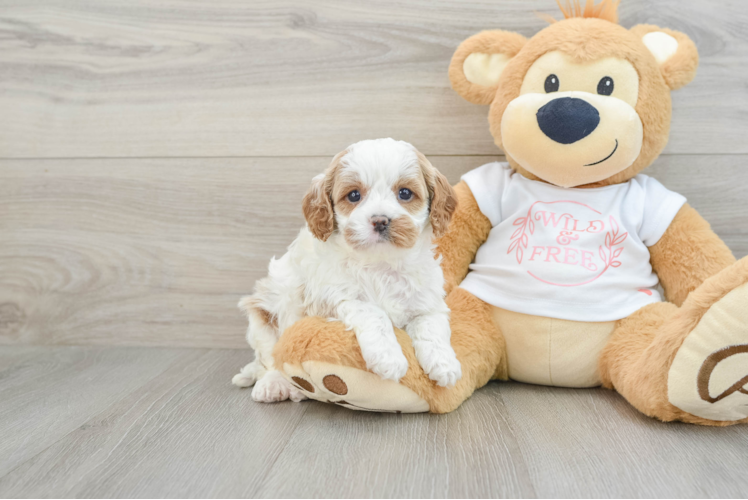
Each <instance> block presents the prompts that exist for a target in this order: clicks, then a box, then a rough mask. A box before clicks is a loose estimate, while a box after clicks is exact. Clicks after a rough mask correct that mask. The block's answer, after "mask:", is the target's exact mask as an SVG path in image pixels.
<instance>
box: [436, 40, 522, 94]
mask: <svg viewBox="0 0 748 500" xmlns="http://www.w3.org/2000/svg"><path fill="white" fill-rule="evenodd" d="M526 41H527V39H526V38H525V37H523V36H522V35H520V34H519V33H512V32H511V31H501V30H494V31H481V32H480V33H478V34H477V35H473V36H471V37H470V38H468V39H467V40H465V41H464V42H462V43H461V44H460V46H459V47H457V50H456V51H455V53H454V55H453V56H452V61H451V62H450V64H449V79H450V81H451V82H452V88H453V89H455V91H456V92H457V93H458V94H460V96H462V98H463V99H465V100H467V101H470V102H472V103H473V104H491V101H493V98H494V96H495V95H496V88H497V87H498V85H499V78H500V77H501V72H502V71H503V70H504V67H505V66H506V65H507V63H508V62H509V61H510V60H511V59H512V57H514V56H516V55H517V52H519V51H520V49H522V47H523V46H524V45H525V42H526Z"/></svg>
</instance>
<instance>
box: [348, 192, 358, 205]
mask: <svg viewBox="0 0 748 500" xmlns="http://www.w3.org/2000/svg"><path fill="white" fill-rule="evenodd" d="M347 198H348V201H350V202H351V203H356V202H357V201H358V200H360V199H361V193H360V192H359V191H358V189H354V190H353V191H351V192H350V193H348V196H347Z"/></svg>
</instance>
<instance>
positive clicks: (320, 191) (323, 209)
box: [301, 150, 348, 241]
mask: <svg viewBox="0 0 748 500" xmlns="http://www.w3.org/2000/svg"><path fill="white" fill-rule="evenodd" d="M347 153H348V150H344V151H341V152H340V153H338V154H337V155H335V157H334V158H333V159H332V162H331V163H330V166H329V167H327V170H325V172H324V173H323V174H320V175H318V176H316V177H315V178H314V179H313V180H312V185H311V186H310V188H309V191H307V193H306V195H304V199H303V200H302V202H301V209H302V211H303V212H304V218H305V219H306V223H307V226H308V227H309V231H311V233H312V234H313V235H314V237H315V238H317V239H320V240H322V241H327V238H329V237H330V235H331V234H332V232H333V231H334V230H335V213H334V211H333V205H332V192H333V186H334V184H335V175H336V173H337V171H338V169H339V168H340V166H341V163H342V160H343V157H344V156H345V155H346V154H347Z"/></svg>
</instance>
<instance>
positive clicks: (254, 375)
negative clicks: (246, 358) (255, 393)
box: [231, 361, 265, 387]
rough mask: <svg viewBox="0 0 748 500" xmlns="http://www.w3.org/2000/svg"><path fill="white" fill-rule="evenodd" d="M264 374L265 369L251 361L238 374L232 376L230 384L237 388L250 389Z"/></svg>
mask: <svg viewBox="0 0 748 500" xmlns="http://www.w3.org/2000/svg"><path fill="white" fill-rule="evenodd" d="M264 374H265V369H264V368H263V367H262V365H261V364H260V363H258V362H257V361H252V362H251V363H249V364H248V365H247V366H245V367H244V368H242V369H241V371H240V372H239V373H237V374H236V375H234V378H232V379H231V383H232V384H234V385H235V386H237V387H252V386H253V385H255V382H257V381H258V380H259V379H260V378H261V377H262V376H263V375H264Z"/></svg>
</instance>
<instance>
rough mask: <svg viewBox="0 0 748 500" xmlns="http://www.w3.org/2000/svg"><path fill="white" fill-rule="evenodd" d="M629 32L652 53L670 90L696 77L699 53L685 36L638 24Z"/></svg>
mask: <svg viewBox="0 0 748 500" xmlns="http://www.w3.org/2000/svg"><path fill="white" fill-rule="evenodd" d="M631 32H632V33H634V34H635V35H637V36H638V37H640V38H641V40H642V42H644V45H646V46H647V48H648V49H649V51H650V52H651V53H652V55H653V56H654V58H655V60H656V61H657V64H659V65H660V71H661V72H662V77H663V78H664V79H665V83H667V85H668V87H670V89H671V90H675V89H679V88H681V87H683V86H684V85H686V84H688V83H690V82H691V80H693V77H694V76H696V68H697V67H698V65H699V52H698V50H696V45H695V44H694V43H693V42H692V41H691V39H690V38H688V36H687V35H686V34H684V33H681V32H680V31H674V30H670V29H667V28H659V27H657V26H653V25H651V24H639V25H637V26H634V27H633V28H631Z"/></svg>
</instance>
